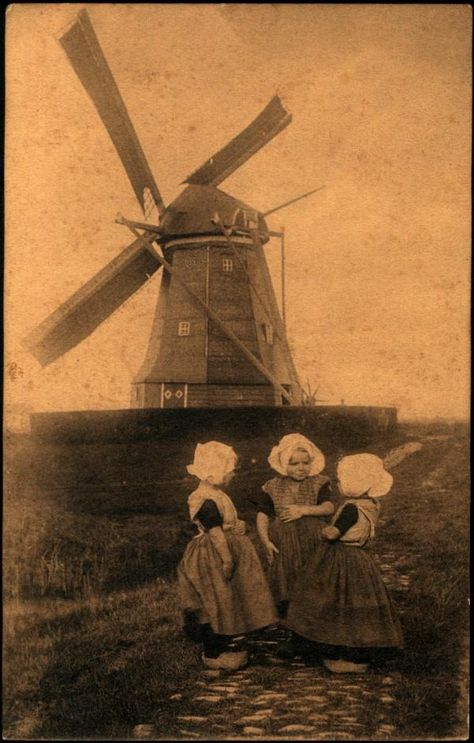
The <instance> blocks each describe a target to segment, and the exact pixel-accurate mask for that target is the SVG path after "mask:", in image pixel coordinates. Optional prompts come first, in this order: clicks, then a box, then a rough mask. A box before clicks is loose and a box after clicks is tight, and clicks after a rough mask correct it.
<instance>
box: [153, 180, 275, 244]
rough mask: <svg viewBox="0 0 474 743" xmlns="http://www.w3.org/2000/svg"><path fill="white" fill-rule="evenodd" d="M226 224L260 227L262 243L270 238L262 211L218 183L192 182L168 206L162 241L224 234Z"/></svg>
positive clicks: (162, 222)
mask: <svg viewBox="0 0 474 743" xmlns="http://www.w3.org/2000/svg"><path fill="white" fill-rule="evenodd" d="M217 216H218V217H219V218H220V221H221V224H223V225H224V226H225V227H230V226H232V225H235V226H236V227H237V228H241V229H249V228H256V229H257V230H258V232H259V237H260V240H261V241H262V242H267V240H268V235H267V232H268V227H267V224H266V222H265V219H264V218H263V216H262V214H261V213H260V212H258V211H257V210H256V209H254V208H253V207H251V206H249V205H248V204H245V203H244V202H243V201H239V199H235V198H234V197H233V196H229V194H226V193H225V192H224V191H221V190H220V189H218V188H216V187H215V186H196V185H190V186H187V188H185V189H184V191H183V192H182V193H181V194H180V195H179V196H178V198H177V199H175V200H174V201H173V203H172V204H170V206H168V207H167V209H166V211H165V213H164V215H163V218H162V219H161V222H160V227H161V229H162V230H163V235H162V236H161V237H160V240H159V242H161V243H166V242H167V241H168V240H169V239H170V238H172V237H178V236H180V237H182V236H184V235H222V234H223V233H222V226H221V224H219V222H218V220H216V217H217Z"/></svg>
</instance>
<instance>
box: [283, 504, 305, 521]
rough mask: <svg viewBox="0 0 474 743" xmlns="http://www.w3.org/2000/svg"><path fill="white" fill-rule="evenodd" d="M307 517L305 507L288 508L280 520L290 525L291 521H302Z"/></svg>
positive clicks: (284, 509)
mask: <svg viewBox="0 0 474 743" xmlns="http://www.w3.org/2000/svg"><path fill="white" fill-rule="evenodd" d="M304 515H305V508H304V506H295V505H293V506H286V508H283V510H282V512H281V514H280V518H281V520H282V521H284V522H285V524H288V523H289V522H290V521H296V520H297V519H300V518H301V517H302V516H304Z"/></svg>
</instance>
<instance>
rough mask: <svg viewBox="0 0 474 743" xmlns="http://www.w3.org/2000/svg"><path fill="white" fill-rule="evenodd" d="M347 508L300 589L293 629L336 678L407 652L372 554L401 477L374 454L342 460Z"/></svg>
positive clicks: (291, 612) (293, 605)
mask: <svg viewBox="0 0 474 743" xmlns="http://www.w3.org/2000/svg"><path fill="white" fill-rule="evenodd" d="M337 476H338V481H339V488H340V491H341V493H342V494H343V495H344V496H345V498H346V501H345V503H344V504H343V505H342V506H341V507H340V508H339V509H338V511H337V512H336V514H335V516H334V519H333V523H332V525H331V526H327V527H326V528H325V529H323V532H322V537H323V539H324V540H325V542H322V543H321V544H320V545H319V547H318V548H317V549H316V551H315V553H314V555H313V556H312V557H311V559H310V560H309V561H308V564H307V566H306V569H305V571H304V574H303V575H302V576H301V577H300V579H299V580H298V582H297V583H296V585H295V588H294V591H293V592H292V595H291V601H290V606H289V609H288V618H287V624H288V626H289V627H290V628H291V630H293V632H295V633H297V634H298V635H300V636H302V637H304V638H306V639H307V640H311V641H313V642H314V643H316V644H317V645H316V646H314V647H315V649H317V650H319V653H320V655H321V656H322V659H323V662H324V665H325V666H326V668H328V669H329V670H330V671H333V672H335V673H345V672H361V671H366V670H367V668H368V664H369V662H370V661H371V660H374V659H375V658H376V657H380V656H381V655H384V654H387V652H393V651H394V650H396V649H398V648H400V647H401V646H402V634H401V629H400V624H399V621H398V618H397V615H396V612H395V610H394V607H393V605H392V603H391V601H390V597H389V595H388V593H387V590H386V588H385V585H384V583H383V580H382V577H381V574H380V572H379V569H378V567H377V565H376V564H375V562H374V560H373V558H372V556H371V555H370V553H369V552H368V551H367V550H366V549H365V548H366V546H367V544H368V543H369V541H370V540H371V539H372V538H373V537H374V534H375V526H376V523H377V519H378V516H379V512H380V503H379V499H380V498H381V497H382V496H384V495H386V494H387V493H388V492H389V491H390V488H391V486H392V483H393V478H392V476H391V475H390V474H389V473H388V472H387V471H386V470H385V469H384V465H383V462H382V460H381V459H379V457H376V456H375V455H373V454H354V455H351V456H347V457H344V458H343V459H341V460H340V462H339V464H338V467H337Z"/></svg>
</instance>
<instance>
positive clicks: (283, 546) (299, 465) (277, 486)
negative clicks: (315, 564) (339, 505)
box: [256, 433, 334, 617]
mask: <svg viewBox="0 0 474 743" xmlns="http://www.w3.org/2000/svg"><path fill="white" fill-rule="evenodd" d="M268 461H269V463H270V465H271V467H272V468H273V469H274V470H275V471H276V472H277V473H278V477H275V478H273V479H272V480H269V481H268V482H266V483H265V484H264V485H263V488H262V490H263V493H264V494H263V496H261V497H260V498H259V500H258V501H256V504H257V509H258V513H257V532H258V535H259V537H260V539H261V541H262V543H263V546H264V549H265V553H266V556H267V561H268V566H269V567H268V574H269V581H270V586H271V589H272V592H273V596H274V598H275V601H276V603H277V606H278V611H279V614H280V616H281V617H284V616H285V614H286V609H287V606H288V599H289V592H290V588H291V587H292V586H293V584H294V582H295V580H296V578H297V577H298V576H299V574H300V572H301V570H302V568H303V566H304V564H305V563H306V560H307V558H308V556H309V555H310V554H311V553H312V551H313V550H314V548H315V547H316V545H317V544H319V542H320V540H321V529H322V527H323V526H324V523H323V522H322V521H320V517H324V516H331V515H332V514H333V513H334V505H333V504H332V502H331V497H332V493H331V488H330V485H329V478H327V477H325V476H323V475H321V474H320V472H321V471H322V470H323V469H324V465H325V460H324V455H323V453H322V452H321V451H320V450H319V449H318V448H317V446H315V445H314V444H313V443H312V442H311V441H309V440H308V439H307V438H306V437H305V436H302V435H301V434H299V433H291V434H288V435H287V436H283V438H282V439H281V441H280V442H279V444H278V445H277V446H274V447H273V449H272V451H271V453H270V456H269V457H268Z"/></svg>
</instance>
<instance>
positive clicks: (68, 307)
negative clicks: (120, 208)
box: [23, 240, 161, 366]
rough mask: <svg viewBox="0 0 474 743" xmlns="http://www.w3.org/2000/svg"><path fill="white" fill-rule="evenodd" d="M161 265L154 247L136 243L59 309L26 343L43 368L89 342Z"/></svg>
mask: <svg viewBox="0 0 474 743" xmlns="http://www.w3.org/2000/svg"><path fill="white" fill-rule="evenodd" d="M160 266H161V264H160V262H159V261H158V259H157V258H156V254H155V252H154V251H153V249H152V248H151V247H150V246H148V247H147V246H146V245H144V243H143V241H141V240H135V241H134V242H133V243H132V244H131V245H129V246H128V247H127V248H125V250H123V251H122V252H121V253H120V254H119V255H118V256H117V257H116V258H114V259H113V260H112V261H110V263H108V264H107V265H106V266H105V268H103V269H102V270H101V271H99V272H98V273H97V274H96V275H95V276H93V277H92V278H91V279H90V280H89V281H87V282H86V283H85V284H84V286H82V287H81V288H80V289H79V290H78V291H77V292H75V293H74V294H73V295H72V296H71V297H70V298H69V299H68V300H67V301H66V302H64V303H63V304H62V305H60V306H59V307H58V309H57V310H55V311H54V312H53V313H52V314H51V315H49V317H47V318H46V319H45V320H44V321H43V322H42V323H41V324H40V325H39V326H38V327H37V328H35V330H33V331H32V332H31V333H30V334H29V335H28V336H27V337H26V338H25V340H24V341H23V343H24V345H25V346H26V348H28V350H29V351H30V353H32V354H33V356H35V358H36V359H37V360H38V361H39V362H40V364H41V365H42V366H46V365H47V364H50V363H51V362H52V361H55V359H57V358H59V357H60V356H62V355H63V354H65V353H66V351H69V350H70V349H71V348H73V347H74V346H77V344H78V343H80V342H81V341H82V340H84V339H85V338H87V336H88V335H90V334H91V333H92V332H93V331H94V330H95V329H96V328H97V327H98V326H99V325H100V324H101V323H102V322H103V321H104V320H105V319H106V318H107V317H109V315H111V314H112V312H114V310H116V309H117V308H118V307H120V305H122V304H123V303H124V302H125V301H126V300H127V299H128V298H129V297H130V296H131V295H132V294H133V293H134V292H136V291H137V290H138V289H139V288H140V286H142V284H144V283H145V281H147V280H148V279H149V278H150V276H151V275H152V274H154V273H155V272H156V271H157V269H158V268H160Z"/></svg>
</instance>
